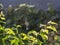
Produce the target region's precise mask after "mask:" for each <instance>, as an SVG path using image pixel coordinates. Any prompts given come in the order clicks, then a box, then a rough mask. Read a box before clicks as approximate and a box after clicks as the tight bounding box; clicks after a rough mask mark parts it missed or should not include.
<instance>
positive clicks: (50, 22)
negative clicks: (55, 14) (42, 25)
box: [48, 21, 58, 25]
mask: <svg viewBox="0 0 60 45" xmlns="http://www.w3.org/2000/svg"><path fill="white" fill-rule="evenodd" d="M48 24H55V25H58V24H57V23H55V22H52V21H49V22H48Z"/></svg>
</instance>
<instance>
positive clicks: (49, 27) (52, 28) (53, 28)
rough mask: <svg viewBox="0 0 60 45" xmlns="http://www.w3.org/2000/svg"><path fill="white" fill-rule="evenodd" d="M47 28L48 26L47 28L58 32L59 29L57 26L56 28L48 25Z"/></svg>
mask: <svg viewBox="0 0 60 45" xmlns="http://www.w3.org/2000/svg"><path fill="white" fill-rule="evenodd" d="M46 28H47V29H51V30H53V31H55V32H57V30H56V28H55V27H54V26H47V27H46Z"/></svg>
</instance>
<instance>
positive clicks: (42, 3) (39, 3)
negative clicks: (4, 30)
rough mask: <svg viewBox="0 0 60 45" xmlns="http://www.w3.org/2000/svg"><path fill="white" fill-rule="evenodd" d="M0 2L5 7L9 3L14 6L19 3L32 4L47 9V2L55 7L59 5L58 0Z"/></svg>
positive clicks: (0, 0) (8, 0)
mask: <svg viewBox="0 0 60 45" xmlns="http://www.w3.org/2000/svg"><path fill="white" fill-rule="evenodd" d="M0 3H2V4H3V5H4V7H5V8H6V7H8V5H9V4H12V5H13V6H16V5H18V4H21V3H27V4H32V5H35V6H36V8H39V9H47V4H48V3H53V4H54V8H56V9H57V8H58V7H60V0H0Z"/></svg>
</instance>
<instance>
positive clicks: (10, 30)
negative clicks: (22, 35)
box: [5, 28, 15, 35]
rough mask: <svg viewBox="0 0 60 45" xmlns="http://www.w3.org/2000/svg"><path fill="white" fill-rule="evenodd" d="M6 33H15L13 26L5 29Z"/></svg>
mask: <svg viewBox="0 0 60 45" xmlns="http://www.w3.org/2000/svg"><path fill="white" fill-rule="evenodd" d="M5 32H6V34H10V35H15V33H14V31H13V30H12V29H11V28H6V29H5Z"/></svg>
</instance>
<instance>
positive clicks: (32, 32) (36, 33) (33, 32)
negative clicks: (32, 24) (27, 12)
mask: <svg viewBox="0 0 60 45" xmlns="http://www.w3.org/2000/svg"><path fill="white" fill-rule="evenodd" d="M30 34H34V35H35V36H37V35H38V32H36V31H34V30H33V31H29V32H28V35H30Z"/></svg>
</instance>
